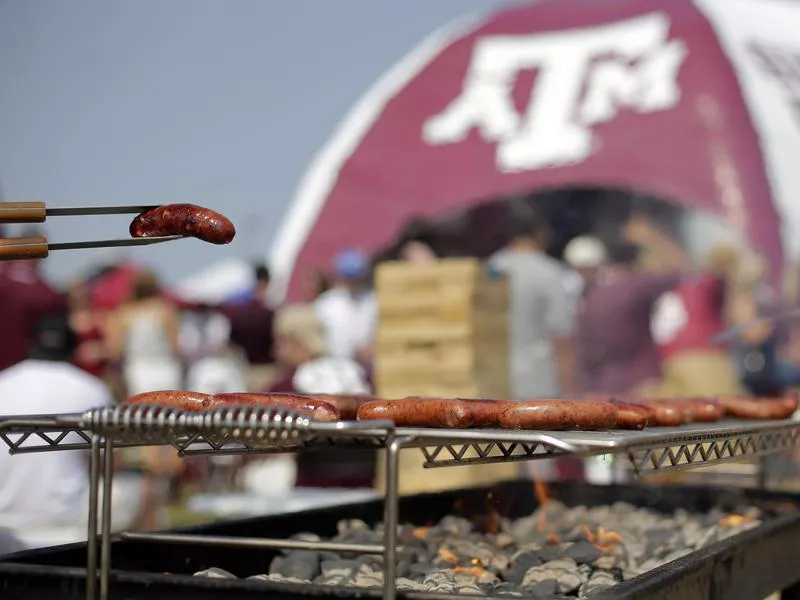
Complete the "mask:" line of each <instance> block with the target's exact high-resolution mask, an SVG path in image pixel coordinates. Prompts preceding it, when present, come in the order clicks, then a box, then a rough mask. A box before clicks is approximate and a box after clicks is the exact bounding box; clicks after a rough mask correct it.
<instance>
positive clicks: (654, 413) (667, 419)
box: [610, 396, 691, 427]
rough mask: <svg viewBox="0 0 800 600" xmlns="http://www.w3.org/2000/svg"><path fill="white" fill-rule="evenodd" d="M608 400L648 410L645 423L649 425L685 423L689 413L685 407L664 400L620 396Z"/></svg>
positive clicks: (661, 425) (671, 425) (668, 425)
mask: <svg viewBox="0 0 800 600" xmlns="http://www.w3.org/2000/svg"><path fill="white" fill-rule="evenodd" d="M610 402H611V403H612V404H614V405H616V406H618V407H619V406H620V405H627V406H635V407H639V408H643V409H645V410H646V411H647V412H648V415H647V425H648V426H650V427H677V426H679V425H683V424H685V423H687V422H688V421H687V419H688V418H689V417H690V416H691V413H689V412H687V409H686V407H685V406H684V407H680V406H675V404H674V403H672V402H668V401H665V400H645V399H641V398H631V397H626V396H621V397H619V398H613V399H611V400H610Z"/></svg>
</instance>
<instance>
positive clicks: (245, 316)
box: [219, 265, 275, 391]
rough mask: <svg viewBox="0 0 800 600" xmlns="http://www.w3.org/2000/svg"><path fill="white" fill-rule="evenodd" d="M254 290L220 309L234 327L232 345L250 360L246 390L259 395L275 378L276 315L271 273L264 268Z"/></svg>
mask: <svg viewBox="0 0 800 600" xmlns="http://www.w3.org/2000/svg"><path fill="white" fill-rule="evenodd" d="M254 271H255V280H256V283H255V286H254V288H253V289H252V290H251V291H250V292H249V293H248V294H247V295H246V296H244V297H242V298H239V299H236V300H234V301H232V302H227V303H225V304H223V305H222V306H220V307H219V310H220V312H221V313H222V314H223V315H225V316H226V317H227V318H228V320H229V322H230V326H231V331H230V341H231V343H232V344H233V345H234V346H236V347H238V348H240V349H241V350H242V352H244V355H245V356H246V357H247V362H248V364H249V367H248V371H247V380H246V384H247V389H248V390H250V391H258V390H261V389H263V388H264V386H266V385H268V383H269V381H270V380H271V379H272V378H274V376H275V375H274V366H273V363H274V362H275V357H274V343H275V342H274V335H273V331H272V328H273V320H274V312H273V310H272V309H271V308H270V306H269V304H268V299H267V293H268V290H269V283H270V272H269V269H268V268H267V267H266V266H265V265H257V266H256V267H255V269H254Z"/></svg>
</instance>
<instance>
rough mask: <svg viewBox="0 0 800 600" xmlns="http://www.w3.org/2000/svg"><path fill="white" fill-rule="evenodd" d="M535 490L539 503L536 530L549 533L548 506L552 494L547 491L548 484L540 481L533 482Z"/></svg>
mask: <svg viewBox="0 0 800 600" xmlns="http://www.w3.org/2000/svg"><path fill="white" fill-rule="evenodd" d="M533 489H534V492H535V493H536V500H537V501H538V502H539V507H540V508H539V519H538V521H537V523H536V529H538V530H539V531H547V529H548V527H547V514H546V513H547V504H548V503H549V502H550V494H549V490H548V489H547V484H545V483H544V482H543V481H539V480H538V479H536V480H534V482H533Z"/></svg>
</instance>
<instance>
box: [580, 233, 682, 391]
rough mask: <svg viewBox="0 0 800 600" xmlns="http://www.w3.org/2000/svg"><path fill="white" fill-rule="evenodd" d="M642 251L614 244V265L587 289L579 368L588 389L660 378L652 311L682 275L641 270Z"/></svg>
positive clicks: (631, 386) (631, 387) (624, 387)
mask: <svg viewBox="0 0 800 600" xmlns="http://www.w3.org/2000/svg"><path fill="white" fill-rule="evenodd" d="M638 252H639V249H638V247H637V246H634V245H632V244H620V245H618V246H616V247H611V248H609V252H608V256H609V265H607V266H606V267H605V268H604V269H603V271H602V272H601V273H600V274H599V276H598V277H597V278H596V280H595V281H594V282H592V283H591V284H590V285H589V286H588V287H587V289H586V290H585V293H584V296H583V299H582V302H581V308H580V310H579V312H578V347H579V351H578V352H579V363H580V369H579V371H580V373H581V375H582V378H583V381H582V385H581V387H582V389H583V390H584V391H585V392H597V393H610V394H624V393H628V392H632V391H635V388H637V387H639V386H642V385H649V384H653V383H654V382H657V381H659V380H660V378H661V360H660V357H659V353H658V348H657V347H656V344H655V342H654V341H653V338H652V335H651V332H650V315H651V313H652V310H653V306H654V305H655V303H656V301H657V300H658V298H659V297H660V296H661V295H662V294H663V293H664V292H666V291H668V290H670V289H672V288H673V287H675V285H676V284H677V283H678V281H679V280H680V275H679V274H678V273H673V274H666V275H651V274H644V273H641V272H639V271H638V270H637V269H636V266H635V265H636V262H637V259H638Z"/></svg>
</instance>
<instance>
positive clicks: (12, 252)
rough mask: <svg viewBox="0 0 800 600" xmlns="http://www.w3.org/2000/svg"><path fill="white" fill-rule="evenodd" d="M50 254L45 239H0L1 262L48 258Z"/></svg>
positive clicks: (39, 237) (38, 237)
mask: <svg viewBox="0 0 800 600" xmlns="http://www.w3.org/2000/svg"><path fill="white" fill-rule="evenodd" d="M49 253H50V249H49V248H48V245H47V238H45V237H41V236H37V237H29V238H8V239H0V261H2V260H22V259H26V258H27V259H30V258H47V255H48V254H49Z"/></svg>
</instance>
